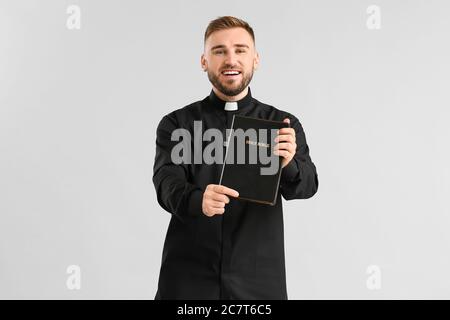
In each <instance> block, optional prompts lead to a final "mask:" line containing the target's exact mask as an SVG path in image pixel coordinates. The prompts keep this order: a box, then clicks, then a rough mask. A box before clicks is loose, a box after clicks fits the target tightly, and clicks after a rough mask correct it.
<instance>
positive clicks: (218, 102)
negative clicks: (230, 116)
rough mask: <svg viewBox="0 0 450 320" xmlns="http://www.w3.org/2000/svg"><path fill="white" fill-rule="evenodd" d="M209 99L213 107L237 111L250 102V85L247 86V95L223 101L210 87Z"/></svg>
mask: <svg viewBox="0 0 450 320" xmlns="http://www.w3.org/2000/svg"><path fill="white" fill-rule="evenodd" d="M209 100H210V101H211V102H212V104H213V105H214V107H216V108H218V109H221V110H224V111H237V110H240V109H242V108H245V107H247V106H248V105H250V102H251V101H252V93H251V91H250V87H248V92H247V95H246V96H245V97H243V98H242V99H241V100H238V101H224V100H222V99H220V98H219V97H218V96H217V95H216V93H215V92H214V90H212V89H211V93H210V94H209Z"/></svg>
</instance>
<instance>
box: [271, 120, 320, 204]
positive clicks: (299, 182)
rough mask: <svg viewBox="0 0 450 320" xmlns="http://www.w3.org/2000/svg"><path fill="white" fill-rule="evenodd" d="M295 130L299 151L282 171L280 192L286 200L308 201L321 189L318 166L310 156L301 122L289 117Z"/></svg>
mask: <svg viewBox="0 0 450 320" xmlns="http://www.w3.org/2000/svg"><path fill="white" fill-rule="evenodd" d="M289 119H290V124H291V128H294V130H295V137H296V143H297V150H296V152H295V155H294V157H293V158H292V160H291V161H290V162H289V163H288V164H287V166H285V167H284V168H283V169H282V170H281V179H280V192H281V195H282V196H283V198H284V199H286V200H291V199H308V198H310V197H312V196H313V195H314V194H315V193H316V192H317V189H318V187H319V179H318V176H317V170H316V166H315V165H314V163H313V162H312V160H311V157H310V155H309V147H308V145H307V143H306V137H305V133H304V131H303V127H302V125H301V123H300V121H299V120H298V119H297V118H296V117H295V116H292V115H289Z"/></svg>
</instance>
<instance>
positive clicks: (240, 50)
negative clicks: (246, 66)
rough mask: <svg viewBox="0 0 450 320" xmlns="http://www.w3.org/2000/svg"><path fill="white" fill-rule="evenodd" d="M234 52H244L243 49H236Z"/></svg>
mask: <svg viewBox="0 0 450 320" xmlns="http://www.w3.org/2000/svg"><path fill="white" fill-rule="evenodd" d="M236 52H237V53H245V50H244V49H237V50H236Z"/></svg>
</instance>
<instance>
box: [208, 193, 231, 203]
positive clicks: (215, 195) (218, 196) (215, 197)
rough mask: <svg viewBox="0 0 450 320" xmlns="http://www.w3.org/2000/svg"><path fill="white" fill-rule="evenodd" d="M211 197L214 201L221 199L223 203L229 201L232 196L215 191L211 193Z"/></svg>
mask: <svg viewBox="0 0 450 320" xmlns="http://www.w3.org/2000/svg"><path fill="white" fill-rule="evenodd" d="M211 199H212V200H214V201H219V202H223V203H229V202H230V198H228V197H227V196H226V195H224V194H221V193H217V192H213V193H212V194H211Z"/></svg>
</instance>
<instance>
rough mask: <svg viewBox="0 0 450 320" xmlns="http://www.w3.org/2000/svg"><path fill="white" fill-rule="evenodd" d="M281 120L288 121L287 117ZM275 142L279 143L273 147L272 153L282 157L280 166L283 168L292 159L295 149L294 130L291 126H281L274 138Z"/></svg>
mask: <svg viewBox="0 0 450 320" xmlns="http://www.w3.org/2000/svg"><path fill="white" fill-rule="evenodd" d="M283 121H284V122H286V123H290V121H289V118H286V119H284V120H283ZM275 142H279V143H277V144H276V145H275V146H274V148H273V150H274V154H276V155H280V156H282V157H283V159H282V160H281V167H282V168H284V167H285V166H287V164H288V163H289V162H290V161H291V160H292V158H293V157H294V155H295V152H296V150H297V144H296V143H295V142H296V139H295V130H294V129H293V128H281V129H280V130H279V133H278V136H277V137H276V138H275Z"/></svg>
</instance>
